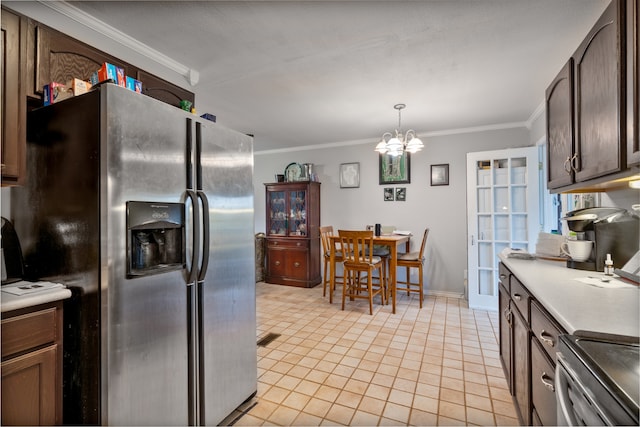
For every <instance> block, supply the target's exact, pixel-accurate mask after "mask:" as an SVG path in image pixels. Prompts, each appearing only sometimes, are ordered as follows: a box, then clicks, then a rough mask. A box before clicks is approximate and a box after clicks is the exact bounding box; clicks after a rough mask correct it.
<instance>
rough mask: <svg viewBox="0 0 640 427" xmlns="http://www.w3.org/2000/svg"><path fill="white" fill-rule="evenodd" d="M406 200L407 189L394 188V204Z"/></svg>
mask: <svg viewBox="0 0 640 427" xmlns="http://www.w3.org/2000/svg"><path fill="white" fill-rule="evenodd" d="M406 200H407V188H406V187H396V202H404V201H406Z"/></svg>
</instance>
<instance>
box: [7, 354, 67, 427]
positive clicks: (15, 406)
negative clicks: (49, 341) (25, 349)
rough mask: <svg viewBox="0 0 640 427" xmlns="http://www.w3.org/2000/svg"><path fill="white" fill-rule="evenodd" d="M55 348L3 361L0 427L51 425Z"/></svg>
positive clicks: (54, 404)
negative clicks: (0, 418) (0, 425)
mask: <svg viewBox="0 0 640 427" xmlns="http://www.w3.org/2000/svg"><path fill="white" fill-rule="evenodd" d="M57 352H58V346H57V345H53V346H49V347H46V348H43V349H40V350H37V351H34V352H31V353H27V354H25V355H24V356H20V357H16V358H15V359H11V360H8V361H6V362H2V424H3V425H54V424H56V423H57V422H58V421H59V420H56V403H55V402H56V394H57V390H56V360H57V357H58V356H57Z"/></svg>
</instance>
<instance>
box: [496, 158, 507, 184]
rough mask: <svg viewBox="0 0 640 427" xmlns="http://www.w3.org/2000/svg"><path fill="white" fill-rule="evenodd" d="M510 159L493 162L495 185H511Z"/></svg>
mask: <svg viewBox="0 0 640 427" xmlns="http://www.w3.org/2000/svg"><path fill="white" fill-rule="evenodd" d="M508 171H509V159H497V160H494V161H493V185H507V184H508V183H509V176H508V175H507V173H508Z"/></svg>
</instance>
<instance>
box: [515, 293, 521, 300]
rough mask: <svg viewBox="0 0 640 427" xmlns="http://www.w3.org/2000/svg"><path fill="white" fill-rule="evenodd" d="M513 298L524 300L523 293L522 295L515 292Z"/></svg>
mask: <svg viewBox="0 0 640 427" xmlns="http://www.w3.org/2000/svg"><path fill="white" fill-rule="evenodd" d="M513 299H514V300H516V301H520V300H522V295H520V294H513Z"/></svg>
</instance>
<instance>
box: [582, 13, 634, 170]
mask: <svg viewBox="0 0 640 427" xmlns="http://www.w3.org/2000/svg"><path fill="white" fill-rule="evenodd" d="M623 9H624V2H623V1H619V0H614V1H612V2H611V3H610V4H609V6H607V8H606V9H605V11H604V13H603V14H602V16H601V17H600V19H598V21H597V22H596V24H595V25H594V26H593V28H592V29H591V31H590V32H589V33H588V34H587V37H586V38H585V39H584V41H583V42H582V43H581V44H580V46H579V47H578V49H577V50H576V52H575V54H574V55H573V58H574V61H575V125H576V139H575V154H576V157H575V160H574V161H573V162H572V166H573V167H574V168H575V181H577V182H582V181H588V180H590V179H592V178H597V177H600V176H603V175H608V174H612V173H614V172H618V171H620V170H622V168H624V167H626V149H625V148H624V147H625V146H626V138H625V135H626V134H625V129H626V115H624V114H623V112H624V111H625V107H626V106H625V102H624V101H625V94H624V91H623V88H624V81H623V71H624V70H625V67H624V56H623V55H622V52H624V50H623V48H624V38H623V33H624V31H623V29H624V21H622V25H621V17H622V13H623Z"/></svg>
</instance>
